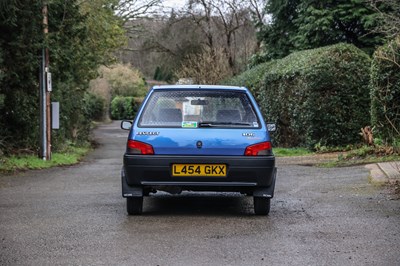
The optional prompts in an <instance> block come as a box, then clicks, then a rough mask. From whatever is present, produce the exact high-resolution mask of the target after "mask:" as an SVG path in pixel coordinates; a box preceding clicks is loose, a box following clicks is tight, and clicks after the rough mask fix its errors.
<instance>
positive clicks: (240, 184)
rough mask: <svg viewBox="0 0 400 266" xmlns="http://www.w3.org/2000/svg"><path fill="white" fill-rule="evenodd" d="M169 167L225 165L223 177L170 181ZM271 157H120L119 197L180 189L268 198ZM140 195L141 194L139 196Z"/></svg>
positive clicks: (270, 194) (272, 177) (272, 184)
mask: <svg viewBox="0 0 400 266" xmlns="http://www.w3.org/2000/svg"><path fill="white" fill-rule="evenodd" d="M172 164H226V165H227V176H226V177H201V176H200V177H174V176H172V175H171V166H172ZM275 177H276V167H275V157H273V156H259V157H254V156H251V157H250V156H161V155H149V156H146V155H129V154H125V155H124V167H123V169H122V188H123V191H122V195H123V196H124V197H130V196H140V194H141V192H140V191H141V189H143V188H146V187H147V188H155V189H157V188H159V187H166V186H172V187H180V188H181V189H182V190H193V191H239V192H244V193H251V194H254V195H255V196H260V197H269V198H272V197H273V194H274V188H275ZM142 193H143V192H142Z"/></svg>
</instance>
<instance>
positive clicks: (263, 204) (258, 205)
mask: <svg viewBox="0 0 400 266" xmlns="http://www.w3.org/2000/svg"><path fill="white" fill-rule="evenodd" d="M270 209H271V199H270V198H264V197H254V213H255V214H256V215H268V214H269V211H270Z"/></svg>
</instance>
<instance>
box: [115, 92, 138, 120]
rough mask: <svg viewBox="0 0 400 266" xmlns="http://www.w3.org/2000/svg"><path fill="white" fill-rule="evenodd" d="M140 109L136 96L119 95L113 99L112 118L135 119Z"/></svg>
mask: <svg viewBox="0 0 400 266" xmlns="http://www.w3.org/2000/svg"><path fill="white" fill-rule="evenodd" d="M137 110H138V104H137V103H136V100H135V98H134V97H121V96H117V97H115V98H114V99H113V100H112V101H111V118H112V119H115V120H121V119H133V118H134V117H135V115H136V112H137Z"/></svg>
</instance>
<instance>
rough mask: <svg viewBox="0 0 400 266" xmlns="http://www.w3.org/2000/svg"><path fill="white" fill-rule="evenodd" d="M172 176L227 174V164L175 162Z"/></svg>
mask: <svg viewBox="0 0 400 266" xmlns="http://www.w3.org/2000/svg"><path fill="white" fill-rule="evenodd" d="M172 176H226V165H225V164H173V165H172Z"/></svg>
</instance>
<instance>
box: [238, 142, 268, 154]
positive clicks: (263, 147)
mask: <svg viewBox="0 0 400 266" xmlns="http://www.w3.org/2000/svg"><path fill="white" fill-rule="evenodd" d="M244 155H245V156H263V155H272V145H271V142H269V141H266V142H261V143H257V144H254V145H251V146H248V147H247V148H246V150H245V152H244Z"/></svg>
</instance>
